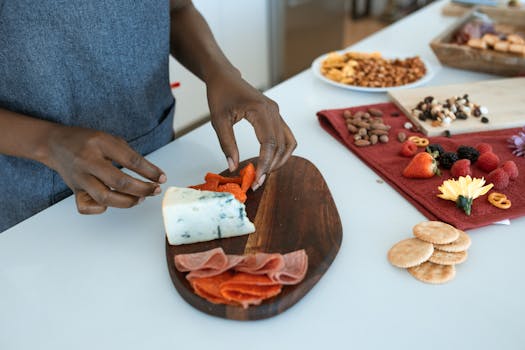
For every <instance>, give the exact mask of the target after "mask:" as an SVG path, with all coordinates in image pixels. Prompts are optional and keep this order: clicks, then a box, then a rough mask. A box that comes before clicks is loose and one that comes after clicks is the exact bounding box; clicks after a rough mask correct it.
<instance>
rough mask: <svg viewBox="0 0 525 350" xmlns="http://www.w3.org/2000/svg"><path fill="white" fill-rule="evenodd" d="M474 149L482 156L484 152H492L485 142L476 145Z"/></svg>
mask: <svg viewBox="0 0 525 350" xmlns="http://www.w3.org/2000/svg"><path fill="white" fill-rule="evenodd" d="M476 149H477V150H478V152H479V154H483V153H486V152H492V146H491V145H489V144H488V143H485V142H482V143H478V145H477V146H476Z"/></svg>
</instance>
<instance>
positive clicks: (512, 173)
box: [501, 160, 520, 180]
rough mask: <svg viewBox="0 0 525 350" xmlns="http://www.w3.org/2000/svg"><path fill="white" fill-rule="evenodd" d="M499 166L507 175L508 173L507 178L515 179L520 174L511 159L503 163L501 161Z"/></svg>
mask: <svg viewBox="0 0 525 350" xmlns="http://www.w3.org/2000/svg"><path fill="white" fill-rule="evenodd" d="M501 168H502V169H503V170H505V172H506V173H507V175H509V179H511V180H516V179H517V178H518V175H519V174H520V172H519V170H518V167H517V166H516V163H514V161H512V160H507V161H506V162H505V163H503V165H502V166H501Z"/></svg>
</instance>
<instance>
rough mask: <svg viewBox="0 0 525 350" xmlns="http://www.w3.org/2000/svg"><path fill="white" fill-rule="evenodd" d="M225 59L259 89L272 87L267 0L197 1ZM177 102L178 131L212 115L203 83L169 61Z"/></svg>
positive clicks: (176, 123) (198, 7)
mask: <svg viewBox="0 0 525 350" xmlns="http://www.w3.org/2000/svg"><path fill="white" fill-rule="evenodd" d="M193 3H194V4H195V7H197V9H198V10H199V11H200V12H201V13H202V15H203V16H204V18H205V19H206V20H207V22H208V24H209V25H210V27H211V30H212V32H213V33H214V36H215V39H216V40H217V42H218V43H219V45H220V47H221V48H222V50H223V51H224V53H225V54H226V56H227V57H228V58H229V59H230V60H231V61H232V63H233V64H234V65H235V66H236V67H237V68H238V69H239V70H240V71H241V73H242V75H243V77H244V78H245V79H246V80H247V81H248V82H249V83H251V84H252V85H254V86H255V87H257V88H259V89H265V88H268V85H269V53H268V47H269V45H268V11H267V5H266V0H250V1H243V0H220V1H217V0H194V1H193ZM174 81H179V82H180V83H181V86H180V87H178V88H176V89H174V90H173V94H174V96H175V98H176V99H177V108H176V112H175V122H174V128H175V132H177V131H179V130H181V129H185V128H187V127H188V126H190V125H191V124H192V123H194V122H196V121H198V120H200V119H202V118H204V117H206V116H207V115H209V110H208V104H207V100H206V90H205V86H204V84H203V83H202V82H201V81H200V80H198V79H197V78H196V77H195V76H194V75H192V74H191V73H189V72H188V71H187V70H186V69H185V68H184V67H182V66H181V65H180V64H179V63H178V62H176V61H175V60H174V59H173V58H170V82H174Z"/></svg>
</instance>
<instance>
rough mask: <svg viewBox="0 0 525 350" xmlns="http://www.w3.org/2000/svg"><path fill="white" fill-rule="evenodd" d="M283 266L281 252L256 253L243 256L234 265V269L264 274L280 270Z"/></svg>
mask: <svg viewBox="0 0 525 350" xmlns="http://www.w3.org/2000/svg"><path fill="white" fill-rule="evenodd" d="M283 267H284V258H283V256H282V255H281V254H277V253H274V254H268V253H257V254H251V255H246V256H244V259H243V260H242V261H241V262H240V263H239V264H238V265H236V266H235V267H234V270H235V271H240V272H246V273H251V274H254V275H264V274H270V273H273V272H276V271H280V270H281V269H282V268H283Z"/></svg>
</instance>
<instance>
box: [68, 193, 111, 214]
mask: <svg viewBox="0 0 525 350" xmlns="http://www.w3.org/2000/svg"><path fill="white" fill-rule="evenodd" d="M75 201H76V204H77V210H78V212H79V213H80V214H101V213H103V212H105V211H106V209H107V207H105V206H103V205H101V204H99V203H97V201H95V200H94V199H93V197H91V196H90V195H89V194H88V193H87V192H86V191H83V190H77V191H75Z"/></svg>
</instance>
